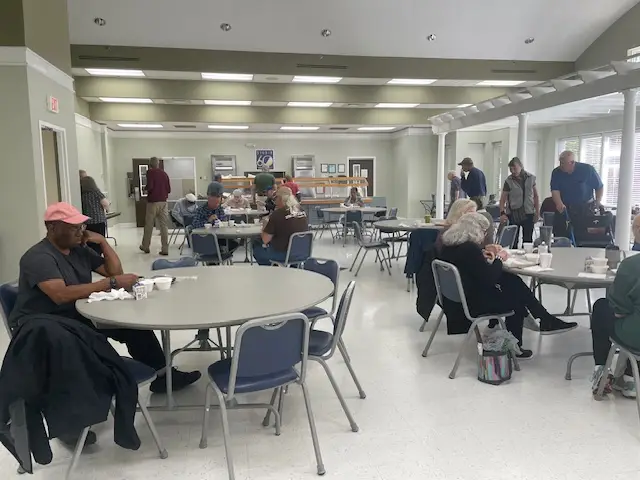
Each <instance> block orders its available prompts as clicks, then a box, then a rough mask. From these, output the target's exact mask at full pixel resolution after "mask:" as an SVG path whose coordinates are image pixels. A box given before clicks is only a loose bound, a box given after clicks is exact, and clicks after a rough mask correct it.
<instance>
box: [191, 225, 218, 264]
mask: <svg viewBox="0 0 640 480" xmlns="http://www.w3.org/2000/svg"><path fill="white" fill-rule="evenodd" d="M191 250H192V251H193V255H194V257H195V259H196V260H199V259H201V258H205V257H215V258H217V259H218V262H220V263H222V254H221V253H220V245H219V244H218V236H217V235H216V234H215V232H210V233H205V234H203V235H200V234H197V233H193V232H191Z"/></svg>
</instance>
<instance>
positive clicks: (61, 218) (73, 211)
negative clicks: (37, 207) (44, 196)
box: [44, 202, 89, 225]
mask: <svg viewBox="0 0 640 480" xmlns="http://www.w3.org/2000/svg"><path fill="white" fill-rule="evenodd" d="M87 220H89V217H87V216H86V215H83V214H82V213H80V212H79V211H78V209H77V208H76V207H74V206H73V205H69V204H68V203H65V202H59V203H54V204H53V205H49V207H48V208H47V211H46V212H44V221H45V222H64V223H68V224H70V225H80V224H81V223H84V222H86V221H87Z"/></svg>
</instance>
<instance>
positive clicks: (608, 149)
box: [601, 132, 640, 205]
mask: <svg viewBox="0 0 640 480" xmlns="http://www.w3.org/2000/svg"><path fill="white" fill-rule="evenodd" d="M621 146H622V133H621V132H612V133H607V134H605V135H604V147H603V153H602V174H601V176H602V183H603V184H604V195H603V202H604V204H605V205H617V204H618V183H619V182H618V181H619V178H620V149H621ZM634 170H635V168H634ZM634 188H635V187H634ZM639 190H640V186H639ZM639 193H640V192H639Z"/></svg>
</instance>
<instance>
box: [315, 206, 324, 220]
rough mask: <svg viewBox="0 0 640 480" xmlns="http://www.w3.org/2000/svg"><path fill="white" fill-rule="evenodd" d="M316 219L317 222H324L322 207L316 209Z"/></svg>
mask: <svg viewBox="0 0 640 480" xmlns="http://www.w3.org/2000/svg"><path fill="white" fill-rule="evenodd" d="M316 217H318V220H321V221H323V222H324V212H323V211H322V207H316Z"/></svg>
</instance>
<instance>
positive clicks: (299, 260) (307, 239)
mask: <svg viewBox="0 0 640 480" xmlns="http://www.w3.org/2000/svg"><path fill="white" fill-rule="evenodd" d="M312 251H313V232H298V233H294V234H293V235H291V237H289V245H288V246H287V254H286V256H285V257H284V262H277V261H275V260H271V265H279V266H281V267H289V266H291V265H293V266H296V267H298V268H300V267H301V266H302V265H304V262H306V261H307V260H308V259H309V258H311V253H312Z"/></svg>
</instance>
